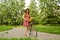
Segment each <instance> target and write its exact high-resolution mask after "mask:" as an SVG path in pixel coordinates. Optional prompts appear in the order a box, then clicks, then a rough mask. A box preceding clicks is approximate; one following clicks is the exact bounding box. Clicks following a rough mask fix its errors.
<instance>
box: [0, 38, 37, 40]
mask: <svg viewBox="0 0 60 40" xmlns="http://www.w3.org/2000/svg"><path fill="white" fill-rule="evenodd" d="M0 40H37V39H36V38H19V39H17V38H11V39H9V38H0Z"/></svg>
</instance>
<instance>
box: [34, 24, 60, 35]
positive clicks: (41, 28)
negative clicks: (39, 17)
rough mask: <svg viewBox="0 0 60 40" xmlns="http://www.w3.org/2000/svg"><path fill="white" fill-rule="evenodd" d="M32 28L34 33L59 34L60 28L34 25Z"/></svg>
mask: <svg viewBox="0 0 60 40" xmlns="http://www.w3.org/2000/svg"><path fill="white" fill-rule="evenodd" d="M33 27H34V29H35V30H36V31H39V32H47V33H52V34H60V26H49V25H34V26H33Z"/></svg>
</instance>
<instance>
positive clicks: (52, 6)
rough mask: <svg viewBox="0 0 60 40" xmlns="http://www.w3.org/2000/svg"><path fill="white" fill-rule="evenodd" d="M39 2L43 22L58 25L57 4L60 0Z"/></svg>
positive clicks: (42, 0) (40, 0)
mask: <svg viewBox="0 0 60 40" xmlns="http://www.w3.org/2000/svg"><path fill="white" fill-rule="evenodd" d="M39 2H40V6H39V9H40V10H41V12H40V14H41V15H42V16H41V15H40V18H41V19H42V20H41V21H43V22H44V23H48V24H56V23H58V20H57V19H59V17H58V13H57V12H58V11H57V8H58V7H57V6H58V5H57V3H58V2H59V0H39Z"/></svg>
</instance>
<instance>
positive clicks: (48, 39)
mask: <svg viewBox="0 0 60 40" xmlns="http://www.w3.org/2000/svg"><path fill="white" fill-rule="evenodd" d="M24 31H25V28H23V27H22V28H13V29H12V30H8V31H2V32H0V38H12V37H13V38H20V37H25V36H24ZM37 38H38V39H39V40H60V35H57V34H49V33H43V32H38V36H37Z"/></svg>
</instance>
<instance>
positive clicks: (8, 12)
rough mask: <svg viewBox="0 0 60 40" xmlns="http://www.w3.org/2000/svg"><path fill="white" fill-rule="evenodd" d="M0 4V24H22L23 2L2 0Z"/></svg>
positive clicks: (20, 0)
mask: <svg viewBox="0 0 60 40" xmlns="http://www.w3.org/2000/svg"><path fill="white" fill-rule="evenodd" d="M3 1H4V2H1V3H0V24H6V25H19V24H22V14H23V10H24V7H25V5H24V0H19V1H18V0H3Z"/></svg>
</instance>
